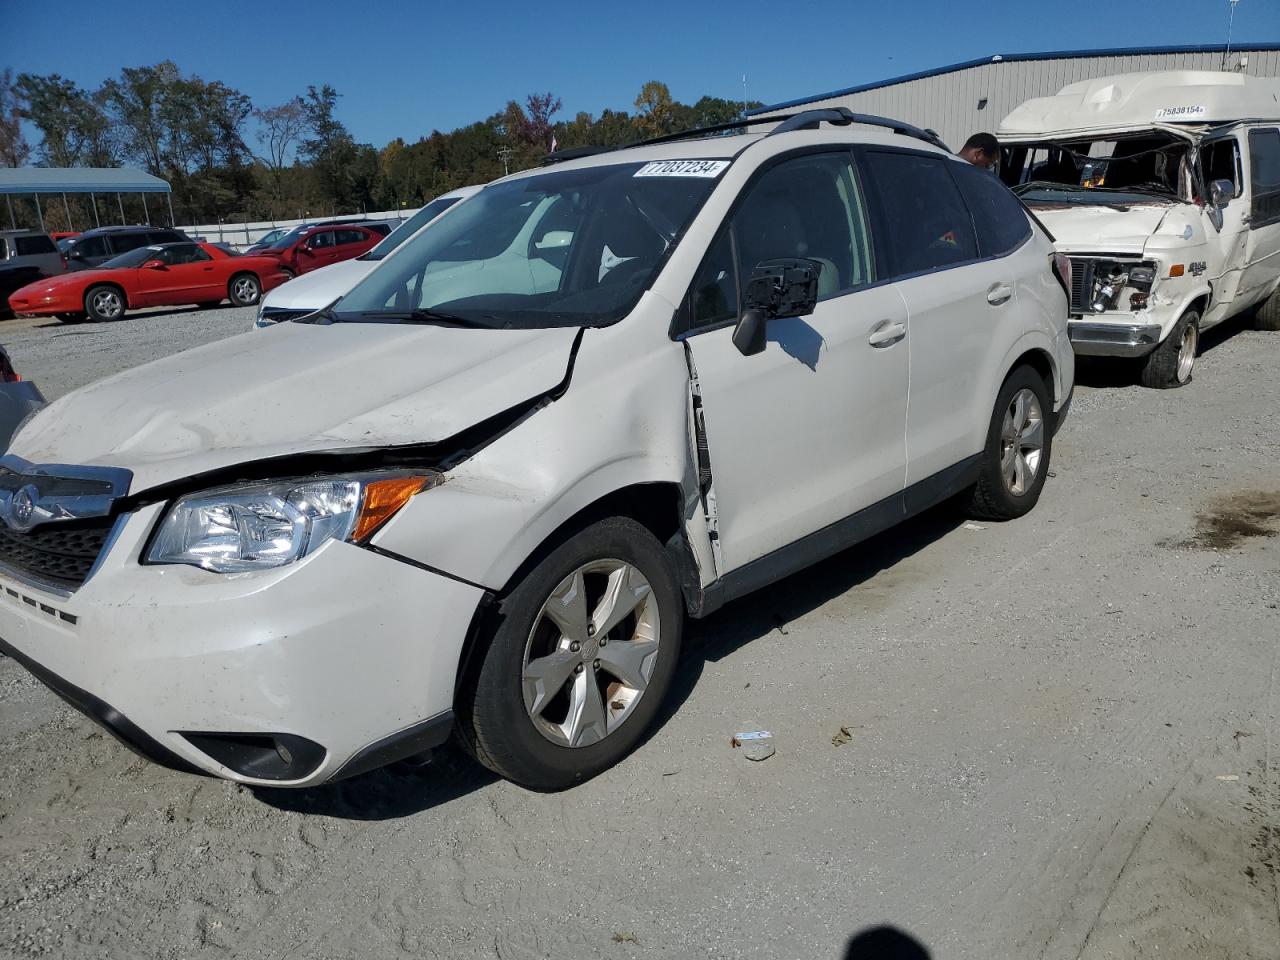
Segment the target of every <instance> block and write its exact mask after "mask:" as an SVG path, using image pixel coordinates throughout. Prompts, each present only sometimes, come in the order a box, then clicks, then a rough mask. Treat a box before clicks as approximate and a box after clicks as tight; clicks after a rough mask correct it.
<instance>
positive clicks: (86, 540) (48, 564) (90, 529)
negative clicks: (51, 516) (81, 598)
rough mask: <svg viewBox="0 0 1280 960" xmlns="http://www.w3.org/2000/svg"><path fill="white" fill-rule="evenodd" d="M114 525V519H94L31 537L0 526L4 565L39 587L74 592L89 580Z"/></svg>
mask: <svg viewBox="0 0 1280 960" xmlns="http://www.w3.org/2000/svg"><path fill="white" fill-rule="evenodd" d="M114 524H115V519H114V518H113V517H94V518H93V519H91V520H75V521H64V522H61V523H50V524H45V525H44V526H40V527H36V528H35V529H34V530H30V531H28V532H27V533H19V532H17V531H16V530H10V529H9V528H8V527H6V526H4V525H3V524H0V564H2V565H3V566H5V567H8V568H9V569H10V570H12V571H13V572H14V573H16V574H18V575H20V576H26V577H30V578H31V579H32V580H34V581H36V582H38V583H46V584H49V585H50V586H54V587H61V588H63V589H66V590H74V589H75V588H76V587H78V586H80V585H81V584H82V583H84V582H85V580H86V579H88V576H89V571H90V570H92V569H93V565H94V563H96V562H97V560H98V556H99V555H100V554H101V553H102V550H103V547H105V546H106V544H107V538H108V537H109V536H111V528H112V526H113V525H114Z"/></svg>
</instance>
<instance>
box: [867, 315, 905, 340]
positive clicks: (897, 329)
mask: <svg viewBox="0 0 1280 960" xmlns="http://www.w3.org/2000/svg"><path fill="white" fill-rule="evenodd" d="M906 335H907V325H906V323H904V322H903V321H901V320H881V321H880V322H879V323H877V324H876V325H875V326H874V327H872V328H871V334H870V336H868V337H867V343H869V344H871V345H872V346H873V347H891V346H893V345H894V344H895V343H897V342H898V341H899V340H901V339H902V338H903V337H905V336H906Z"/></svg>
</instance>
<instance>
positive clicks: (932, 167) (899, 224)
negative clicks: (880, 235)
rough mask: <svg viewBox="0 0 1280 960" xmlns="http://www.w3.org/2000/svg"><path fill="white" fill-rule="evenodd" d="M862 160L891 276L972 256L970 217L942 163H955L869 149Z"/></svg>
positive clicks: (975, 249) (924, 270)
mask: <svg viewBox="0 0 1280 960" xmlns="http://www.w3.org/2000/svg"><path fill="white" fill-rule="evenodd" d="M866 158H867V166H868V168H869V170H870V173H871V179H872V180H873V181H874V184H875V191H874V192H875V195H876V199H877V201H878V202H879V204H880V212H881V215H882V221H883V223H884V229H885V231H886V233H887V236H886V237H885V246H886V247H887V251H888V255H889V264H888V267H889V272H891V273H892V275H893V276H895V277H901V276H906V275H908V274H913V273H929V272H931V271H933V270H943V269H946V268H947V267H950V266H954V265H956V264H960V263H965V262H967V261H970V260H975V259H977V256H978V245H977V241H976V239H975V237H974V232H973V220H972V218H971V217H970V216H969V211H968V209H967V208H966V207H965V205H964V201H963V200H962V199H961V198H960V191H959V190H958V189H957V188H956V184H955V181H954V180H953V179H952V178H951V174H950V172H949V171H948V170H947V166H946V165H947V164H949V163H952V162H954V161H951V160H944V159H942V158H941V157H930V156H924V155H922V154H916V153H888V152H881V151H878V150H874V151H868V153H867V154H866Z"/></svg>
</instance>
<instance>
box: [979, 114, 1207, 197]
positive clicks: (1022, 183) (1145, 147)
mask: <svg viewBox="0 0 1280 960" xmlns="http://www.w3.org/2000/svg"><path fill="white" fill-rule="evenodd" d="M1000 177H1001V179H1003V180H1004V182H1005V183H1006V184H1008V185H1009V186H1010V187H1011V188H1013V192H1014V193H1016V194H1017V195H1018V196H1019V197H1021V198H1022V199H1023V200H1025V201H1027V202H1029V203H1049V204H1053V203H1061V204H1082V203H1083V204H1109V205H1123V204H1130V203H1151V202H1152V201H1153V200H1161V199H1164V200H1178V199H1183V198H1186V197H1188V196H1190V178H1191V174H1190V168H1189V165H1188V152H1187V144H1186V142H1185V141H1182V140H1179V139H1177V138H1175V137H1173V136H1172V135H1171V134H1167V133H1163V132H1161V131H1149V132H1148V133H1146V134H1143V135H1140V136H1130V137H1117V138H1113V139H1100V140H1073V141H1061V142H1059V141H1046V142H1044V143H1035V144H1019V145H1017V146H1012V147H1006V148H1005V151H1004V157H1003V159H1002V162H1001V167H1000Z"/></svg>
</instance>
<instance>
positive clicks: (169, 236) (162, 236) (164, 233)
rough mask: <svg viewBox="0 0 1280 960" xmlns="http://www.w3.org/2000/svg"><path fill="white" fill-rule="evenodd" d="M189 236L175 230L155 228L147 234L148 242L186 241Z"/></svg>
mask: <svg viewBox="0 0 1280 960" xmlns="http://www.w3.org/2000/svg"><path fill="white" fill-rule="evenodd" d="M186 242H187V238H186V237H184V236H182V235H181V234H179V233H176V232H175V231H173V230H153V231H152V232H151V233H149V234H147V243H186Z"/></svg>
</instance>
